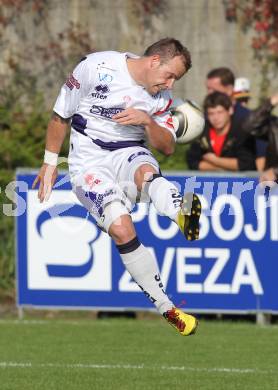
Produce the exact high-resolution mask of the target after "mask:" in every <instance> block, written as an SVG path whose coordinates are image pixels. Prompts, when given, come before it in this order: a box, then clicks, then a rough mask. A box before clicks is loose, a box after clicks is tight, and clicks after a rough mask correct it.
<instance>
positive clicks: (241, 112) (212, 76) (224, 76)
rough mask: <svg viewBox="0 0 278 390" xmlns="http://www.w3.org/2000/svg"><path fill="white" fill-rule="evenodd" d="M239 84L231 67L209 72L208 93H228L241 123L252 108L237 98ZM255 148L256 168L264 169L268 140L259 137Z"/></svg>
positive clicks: (235, 115) (237, 119)
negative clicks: (236, 89)
mask: <svg viewBox="0 0 278 390" xmlns="http://www.w3.org/2000/svg"><path fill="white" fill-rule="evenodd" d="M245 80H246V79H245ZM239 84H240V83H239V82H237V85H235V76H234V74H233V72H232V71H231V70H230V69H229V68H225V67H221V68H215V69H212V70H211V71H210V72H209V73H208V74H207V79H206V87H207V92H208V94H210V93H212V92H215V91H218V92H223V93H225V94H227V95H228V96H229V97H230V98H231V100H232V102H233V106H234V114H233V117H234V119H235V120H236V121H237V122H238V123H239V124H241V122H242V121H244V120H245V119H246V118H247V117H248V115H249V114H250V110H249V109H248V108H247V107H246V106H245V105H243V104H242V103H241V101H240V100H238V99H236V95H235V86H236V87H239ZM245 84H246V82H245ZM245 88H246V85H245ZM254 148H255V149H254V150H255V152H254V153H255V156H256V168H257V170H258V171H262V170H263V169H264V165H265V155H266V148H267V142H266V141H264V140H259V139H258V140H256V141H255V146H254Z"/></svg>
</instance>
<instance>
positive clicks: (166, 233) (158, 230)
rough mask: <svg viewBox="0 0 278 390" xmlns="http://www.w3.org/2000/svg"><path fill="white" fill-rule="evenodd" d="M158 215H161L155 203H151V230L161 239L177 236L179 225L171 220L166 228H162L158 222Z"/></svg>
mask: <svg viewBox="0 0 278 390" xmlns="http://www.w3.org/2000/svg"><path fill="white" fill-rule="evenodd" d="M158 217H159V216H158V214H157V212H156V210H155V208H154V205H153V204H151V206H150V209H149V225H150V229H151V232H152V233H153V234H154V235H155V236H156V237H157V238H160V239H161V240H170V239H172V238H173V237H175V235H176V234H177V232H178V230H179V228H178V225H177V224H175V223H174V222H170V223H169V226H168V227H167V228H166V229H165V228H162V227H161V226H160V225H159V223H158Z"/></svg>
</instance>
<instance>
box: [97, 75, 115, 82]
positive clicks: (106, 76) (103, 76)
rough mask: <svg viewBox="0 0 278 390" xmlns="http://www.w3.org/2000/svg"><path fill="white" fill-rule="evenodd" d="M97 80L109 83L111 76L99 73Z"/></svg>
mask: <svg viewBox="0 0 278 390" xmlns="http://www.w3.org/2000/svg"><path fill="white" fill-rule="evenodd" d="M98 79H99V81H101V82H103V81H104V82H105V83H111V82H112V80H113V76H111V74H108V73H99V74H98Z"/></svg>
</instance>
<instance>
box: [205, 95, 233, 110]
mask: <svg viewBox="0 0 278 390" xmlns="http://www.w3.org/2000/svg"><path fill="white" fill-rule="evenodd" d="M232 105H233V103H232V101H231V99H230V98H229V96H228V95H226V94H225V93H222V92H213V93H210V94H209V95H207V96H206V98H205V100H204V111H205V112H206V113H207V111H208V109H209V108H215V107H217V106H221V107H224V108H225V109H226V110H229V109H230V108H231V107H232Z"/></svg>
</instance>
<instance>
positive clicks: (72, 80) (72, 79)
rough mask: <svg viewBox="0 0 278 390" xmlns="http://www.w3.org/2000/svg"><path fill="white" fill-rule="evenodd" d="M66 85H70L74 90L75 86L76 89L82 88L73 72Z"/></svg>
mask: <svg viewBox="0 0 278 390" xmlns="http://www.w3.org/2000/svg"><path fill="white" fill-rule="evenodd" d="M65 84H66V86H67V87H69V89H70V90H71V91H72V90H73V88H74V87H75V88H76V89H79V88H80V83H79V82H78V80H76V78H75V77H74V76H73V74H71V75H70V76H69V77H68V79H67V81H66V83H65Z"/></svg>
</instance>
